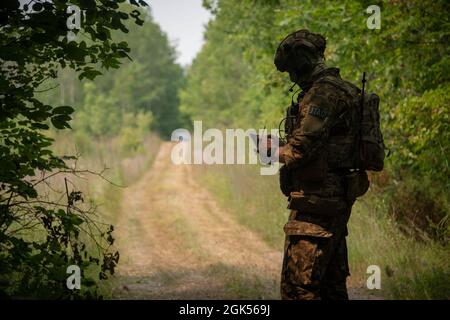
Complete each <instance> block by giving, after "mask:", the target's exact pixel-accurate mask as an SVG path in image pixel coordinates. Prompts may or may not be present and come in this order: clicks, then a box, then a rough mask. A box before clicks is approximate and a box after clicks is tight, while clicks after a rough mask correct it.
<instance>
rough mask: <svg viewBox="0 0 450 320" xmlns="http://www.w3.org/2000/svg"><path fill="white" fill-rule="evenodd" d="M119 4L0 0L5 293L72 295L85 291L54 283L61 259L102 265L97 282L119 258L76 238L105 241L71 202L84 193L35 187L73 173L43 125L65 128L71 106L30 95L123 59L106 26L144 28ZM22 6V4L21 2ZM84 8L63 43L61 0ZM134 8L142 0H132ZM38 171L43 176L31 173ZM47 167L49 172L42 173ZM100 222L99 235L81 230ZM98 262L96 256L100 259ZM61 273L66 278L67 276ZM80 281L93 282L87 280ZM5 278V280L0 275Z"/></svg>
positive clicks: (86, 212)
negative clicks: (94, 251)
mask: <svg viewBox="0 0 450 320" xmlns="http://www.w3.org/2000/svg"><path fill="white" fill-rule="evenodd" d="M122 2H125V0H118V1H116V0H114V1H113V0H102V1H95V0H71V1H70V2H69V1H66V0H54V1H52V2H40V1H36V0H32V1H30V2H29V3H28V4H26V5H24V4H23V2H21V1H19V0H6V1H2V2H1V4H0V31H1V33H2V37H1V38H0V64H1V68H2V72H1V74H0V163H1V164H2V165H1V167H0V275H1V277H2V280H3V279H8V280H11V281H13V282H14V283H17V284H18V285H17V286H16V285H11V286H7V287H6V288H5V287H1V288H0V293H1V294H2V295H9V296H16V295H21V296H25V295H26V296H28V295H33V296H38V297H53V298H57V297H75V296H81V295H83V294H86V295H87V296H92V295H95V290H94V291H92V292H89V291H88V292H85V291H81V292H77V291H69V290H67V288H66V287H65V281H61V279H62V277H63V271H65V268H66V267H67V266H68V264H77V265H79V266H80V267H81V268H86V267H87V266H88V265H90V264H92V263H94V264H95V263H97V264H100V265H101V266H102V268H101V271H100V274H99V276H100V278H105V277H106V272H109V273H113V272H114V266H115V264H116V263H117V260H118V254H117V253H111V252H109V251H108V248H107V247H103V246H102V245H101V244H100V243H99V250H100V251H99V256H98V257H92V256H89V254H88V251H87V249H86V243H85V242H86V241H87V239H85V238H82V237H81V234H82V233H83V234H86V235H87V236H89V235H90V236H91V237H92V238H93V239H96V238H98V237H99V238H100V239H101V241H104V242H105V243H106V244H111V243H112V242H113V238H112V236H111V232H112V230H113V228H112V226H111V227H108V228H107V229H106V230H102V229H100V227H101V226H100V225H98V224H96V223H95V222H94V221H93V220H92V219H93V217H92V214H91V213H92V211H91V209H89V208H88V209H85V208H82V207H79V206H77V203H78V202H79V201H81V200H82V195H81V194H80V193H79V192H77V191H76V190H73V191H70V192H69V188H66V192H65V194H66V198H65V203H64V205H63V203H62V202H61V201H63V200H61V199H60V200H52V199H47V198H46V195H45V194H42V193H39V189H38V185H40V184H45V183H46V182H47V178H48V177H49V176H50V175H52V174H50V173H49V172H53V174H54V173H57V172H69V173H77V170H75V168H73V167H72V168H70V167H69V166H68V164H67V162H66V160H74V158H65V157H61V156H56V155H54V154H53V152H52V151H51V150H50V149H49V147H50V145H51V144H52V139H50V138H48V137H47V136H46V135H45V134H44V131H45V130H48V129H49V128H50V127H51V126H52V127H54V128H56V129H65V128H70V125H69V122H70V120H71V119H72V117H71V114H72V113H73V111H74V109H73V108H72V107H70V106H67V105H63V106H56V107H55V106H52V105H49V104H45V103H43V102H42V101H41V100H40V99H39V97H38V96H37V93H38V91H39V90H40V86H41V84H43V83H44V82H45V81H47V80H49V79H55V78H57V76H58V71H59V70H60V69H61V68H69V69H72V70H74V71H75V72H76V73H77V74H78V77H79V79H83V78H87V79H94V78H95V77H96V76H98V75H99V74H101V72H100V71H99V70H100V68H104V69H110V68H118V67H119V64H120V59H121V58H124V57H128V54H129V51H130V50H129V48H128V46H127V43H126V42H125V41H122V42H117V41H113V40H112V38H111V34H112V31H118V30H120V31H121V32H128V31H129V30H128V28H127V27H126V26H125V21H126V20H128V19H132V20H134V22H135V23H137V24H142V23H143V20H142V19H141V18H140V13H139V11H137V10H134V11H131V12H130V10H121V9H120V8H119V4H120V3H122ZM21 3H22V4H21ZM69 3H70V4H74V5H77V6H79V7H80V9H81V10H85V17H84V19H83V22H82V26H81V27H82V29H81V30H80V31H74V32H75V33H76V35H77V36H81V35H83V37H84V38H85V39H86V41H85V40H80V41H68V39H67V37H66V35H67V31H68V30H67V28H66V20H67V18H68V17H69V14H68V13H67V12H66V10H67V6H68V5H69ZM130 3H131V4H132V5H133V6H135V7H138V6H139V5H146V4H145V2H144V1H141V0H140V1H134V0H133V1H130ZM38 171H41V172H42V176H41V178H40V179H39V178H36V177H37V176H36V173H37V172H38ZM45 172H47V174H45ZM91 227H93V228H99V229H98V230H97V231H98V232H97V233H98V237H97V236H95V235H94V233H93V232H90V231H88V232H86V229H85V228H91ZM30 229H32V230H34V229H36V230H40V232H41V237H38V238H37V239H30V238H29V237H28V238H27V236H25V235H24V233H26V231H27V230H30ZM100 259H101V260H100ZM64 276H66V275H64ZM84 281H85V282H84V284H85V285H86V286H88V285H93V284H95V281H93V280H92V281H91V280H87V279H85V280H84ZM2 283H4V281H2Z"/></svg>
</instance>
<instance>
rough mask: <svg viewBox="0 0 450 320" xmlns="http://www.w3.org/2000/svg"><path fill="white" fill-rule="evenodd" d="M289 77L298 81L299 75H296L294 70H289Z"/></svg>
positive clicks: (293, 80)
mask: <svg viewBox="0 0 450 320" xmlns="http://www.w3.org/2000/svg"><path fill="white" fill-rule="evenodd" d="M288 72H289V79H291V81H292V82H298V80H299V76H298V75H297V72H296V71H293V70H289V71H288Z"/></svg>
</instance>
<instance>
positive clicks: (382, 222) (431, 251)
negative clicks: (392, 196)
mask: <svg viewBox="0 0 450 320" xmlns="http://www.w3.org/2000/svg"><path fill="white" fill-rule="evenodd" d="M196 170H197V171H196V172H197V176H198V179H199V180H200V181H201V182H202V183H203V185H205V186H206V187H207V188H208V189H209V190H210V191H211V192H212V194H213V195H214V196H215V198H216V199H217V200H218V202H219V203H220V204H221V205H222V206H223V207H224V208H226V209H227V210H228V211H229V212H231V214H233V216H234V217H235V218H236V219H237V221H238V222H239V223H241V224H243V225H244V226H246V227H248V228H250V229H251V230H253V231H255V232H257V233H258V234H259V235H260V236H262V238H263V239H264V240H265V241H266V242H267V243H268V245H270V246H272V247H273V248H276V249H279V250H282V248H283V239H284V234H283V231H282V227H283V225H284V223H285V222H286V220H287V216H288V210H286V204H287V203H286V198H285V197H284V196H283V195H282V194H281V192H280V191H279V187H278V177H277V176H261V175H259V170H258V168H257V167H256V166H237V165H231V166H198V167H197V168H196ZM376 192H377V191H376V190H370V191H369V192H368V193H367V194H366V195H365V196H364V197H362V198H361V199H360V200H358V201H357V202H356V204H355V206H354V209H353V213H352V217H351V219H350V222H349V237H348V246H349V263H350V269H351V273H352V284H356V285H357V286H359V287H365V283H366V280H367V278H368V276H369V275H368V274H366V270H367V267H368V266H369V265H378V266H379V267H380V269H381V290H380V291H379V292H377V293H376V294H377V295H381V296H383V297H384V298H386V299H449V298H450V259H449V256H450V254H449V248H448V245H445V244H443V243H440V242H437V241H433V240H431V239H427V240H418V239H417V238H415V237H412V236H407V235H406V234H404V233H402V232H401V231H400V226H399V225H398V222H396V221H397V220H394V219H393V218H392V217H391V216H390V215H389V214H388V211H389V210H388V207H389V203H388V201H387V199H388V195H386V194H383V193H380V192H378V193H376Z"/></svg>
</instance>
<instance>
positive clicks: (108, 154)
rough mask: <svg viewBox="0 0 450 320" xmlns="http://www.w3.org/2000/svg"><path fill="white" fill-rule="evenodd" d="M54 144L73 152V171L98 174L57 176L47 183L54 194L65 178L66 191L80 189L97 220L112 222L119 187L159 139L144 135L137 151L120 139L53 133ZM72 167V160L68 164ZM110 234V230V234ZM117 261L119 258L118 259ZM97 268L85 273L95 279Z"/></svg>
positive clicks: (135, 176) (143, 166)
mask: <svg viewBox="0 0 450 320" xmlns="http://www.w3.org/2000/svg"><path fill="white" fill-rule="evenodd" d="M53 138H54V139H55V143H54V145H53V150H54V152H55V153H56V154H58V155H77V157H78V160H77V162H76V168H77V170H89V171H92V172H96V173H101V176H99V175H96V174H90V173H87V174H81V175H80V176H79V177H76V176H74V175H57V176H55V178H53V179H52V180H51V182H50V185H51V186H52V190H50V192H53V193H55V194H53V195H50V196H53V197H58V196H59V195H58V194H57V192H56V191H57V189H61V188H60V186H62V185H64V178H65V177H66V178H67V179H68V180H69V181H70V183H69V188H70V190H76V191H81V192H82V193H83V197H84V199H85V201H86V202H89V205H91V206H95V207H96V215H97V220H98V221H100V222H102V223H105V224H112V225H114V224H116V222H117V220H118V216H119V214H120V210H121V202H122V193H123V190H124V189H125V188H126V187H127V186H129V185H131V184H133V183H135V182H136V181H137V180H139V178H140V176H142V173H143V172H144V171H146V170H147V169H148V168H149V167H150V166H151V165H152V163H153V160H154V158H155V156H156V154H157V152H158V149H159V146H160V143H161V141H160V139H159V137H158V136H157V135H155V134H148V135H147V136H146V137H145V138H144V140H143V143H142V146H141V147H140V148H139V149H138V150H137V151H130V150H129V149H128V148H124V146H123V143H122V142H121V141H120V138H103V139H85V136H84V135H77V134H76V133H75V134H73V133H71V132H69V133H62V134H61V133H58V135H55V133H53ZM69 165H70V166H74V165H75V163H74V162H72V163H69ZM113 236H114V233H113ZM85 241H86V243H87V244H88V246H87V247H88V248H89V250H90V251H91V252H95V250H96V247H95V245H94V243H93V241H91V239H88V238H86V239H85ZM119 263H120V261H119ZM98 271H99V270H98V268H92V269H90V270H86V271H85V276H87V277H91V278H96V276H97V273H98ZM112 285H113V281H102V282H101V283H100V291H101V293H102V295H103V296H104V297H106V298H108V297H110V294H111V288H112Z"/></svg>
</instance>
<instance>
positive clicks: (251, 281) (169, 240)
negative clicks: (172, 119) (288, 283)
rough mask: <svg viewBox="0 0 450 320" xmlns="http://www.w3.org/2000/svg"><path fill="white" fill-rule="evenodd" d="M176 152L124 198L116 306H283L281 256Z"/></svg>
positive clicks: (161, 156) (164, 155) (164, 156)
mask: <svg viewBox="0 0 450 320" xmlns="http://www.w3.org/2000/svg"><path fill="white" fill-rule="evenodd" d="M171 147H172V144H171V143H163V144H162V145H161V148H160V150H159V153H158V156H157V157H156V159H155V162H154V164H153V167H152V168H151V170H149V171H147V172H146V173H145V174H144V175H143V176H142V178H141V179H140V180H139V181H138V182H137V183H136V184H134V185H132V186H130V187H128V188H127V189H126V190H125V191H124V196H123V203H122V209H121V214H120V216H119V218H118V222H117V224H116V226H117V227H116V229H117V234H116V235H117V243H118V244H119V251H120V253H121V262H120V264H119V268H118V277H117V281H116V285H115V288H114V290H113V298H116V299H242V298H247V299H279V291H278V288H279V278H280V267H281V262H282V253H281V248H280V251H275V250H273V249H271V248H270V247H269V246H267V245H266V243H265V242H264V241H263V240H262V239H261V238H260V237H259V236H258V235H256V234H255V233H253V232H252V231H250V230H249V229H247V228H245V227H243V226H241V225H239V224H238V223H237V222H236V221H235V220H234V219H233V217H232V216H231V215H230V214H229V213H228V212H226V210H224V209H222V208H220V207H219V206H218V204H217V203H216V202H215V201H214V199H213V197H212V195H211V194H209V192H208V191H207V190H205V188H204V187H202V186H201V185H199V184H198V182H197V181H196V180H195V179H194V176H193V174H194V173H193V168H192V166H189V165H180V166H176V165H174V164H172V162H171V161H170V153H171ZM353 295H354V294H353ZM359 298H361V297H359Z"/></svg>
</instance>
